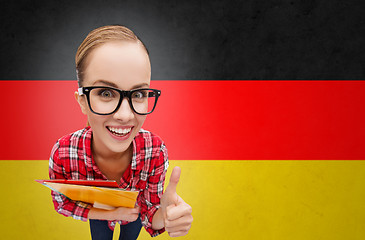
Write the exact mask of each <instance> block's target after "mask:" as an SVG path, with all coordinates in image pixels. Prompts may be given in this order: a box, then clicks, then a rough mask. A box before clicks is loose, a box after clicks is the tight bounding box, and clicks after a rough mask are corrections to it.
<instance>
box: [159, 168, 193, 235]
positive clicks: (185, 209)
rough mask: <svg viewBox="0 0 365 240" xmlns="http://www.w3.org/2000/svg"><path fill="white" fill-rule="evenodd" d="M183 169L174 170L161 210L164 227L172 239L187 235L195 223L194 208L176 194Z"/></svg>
mask: <svg viewBox="0 0 365 240" xmlns="http://www.w3.org/2000/svg"><path fill="white" fill-rule="evenodd" d="M180 174H181V169H180V168H179V167H175V168H174V169H173V170H172V173H171V177H170V183H169V185H168V186H167V188H166V191H165V192H164V194H163V195H162V198H161V210H162V214H163V218H164V226H165V229H166V231H167V232H168V233H169V235H170V237H180V236H184V235H186V234H187V233H188V232H189V230H190V228H191V223H192V221H193V217H192V215H191V212H192V208H191V206H190V205H189V204H187V203H186V202H185V201H184V200H183V199H182V198H181V197H180V196H179V195H177V193H176V186H177V184H178V183H179V179H180Z"/></svg>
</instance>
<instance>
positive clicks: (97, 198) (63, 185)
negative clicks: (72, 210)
mask: <svg viewBox="0 0 365 240" xmlns="http://www.w3.org/2000/svg"><path fill="white" fill-rule="evenodd" d="M36 181H37V182H39V183H41V184H43V185H44V186H46V187H48V188H50V189H52V190H53V191H56V192H58V193H60V194H62V195H64V196H66V197H68V198H70V199H71V200H74V201H81V202H86V203H90V204H93V206H94V207H96V208H102V209H108V210H110V209H113V208H116V207H128V208H133V207H134V206H135V203H136V199H137V196H138V193H139V192H138V191H126V190H123V189H121V188H117V187H110V186H115V185H116V186H118V184H116V182H114V181H84V180H82V181H78V180H76V181H75V180H36ZM94 185H96V186H94ZM104 186H107V187H104Z"/></svg>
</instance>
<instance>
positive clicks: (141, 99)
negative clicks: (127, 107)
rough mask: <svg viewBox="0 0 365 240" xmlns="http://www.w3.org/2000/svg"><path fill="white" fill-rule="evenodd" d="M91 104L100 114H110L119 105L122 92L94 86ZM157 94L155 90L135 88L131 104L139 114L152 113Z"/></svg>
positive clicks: (91, 92)
mask: <svg viewBox="0 0 365 240" xmlns="http://www.w3.org/2000/svg"><path fill="white" fill-rule="evenodd" d="M89 97H90V106H91V108H92V110H93V111H94V112H96V113H100V114H110V113H112V112H113V111H114V110H115V109H116V108H117V107H118V103H119V99H120V97H121V94H120V93H119V92H118V91H116V90H114V89H110V88H94V89H92V90H91V91H90V95H89ZM156 99H157V97H156V94H155V92H154V91H153V90H135V91H132V92H131V101H130V102H131V104H132V105H133V108H134V111H135V112H136V113H139V114H146V113H150V112H151V111H152V110H153V108H154V106H155V104H156Z"/></svg>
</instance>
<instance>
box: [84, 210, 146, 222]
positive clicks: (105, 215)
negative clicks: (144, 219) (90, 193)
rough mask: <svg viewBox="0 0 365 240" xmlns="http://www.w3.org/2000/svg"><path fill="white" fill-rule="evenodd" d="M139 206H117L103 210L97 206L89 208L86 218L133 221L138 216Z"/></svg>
mask: <svg viewBox="0 0 365 240" xmlns="http://www.w3.org/2000/svg"><path fill="white" fill-rule="evenodd" d="M139 211H140V209H139V207H138V206H136V207H134V208H125V207H118V208H115V209H113V210H103V209H98V208H91V209H90V212H89V215H88V218H89V219H103V220H110V221H113V220H124V221H128V222H134V221H136V220H137V218H138V216H139Z"/></svg>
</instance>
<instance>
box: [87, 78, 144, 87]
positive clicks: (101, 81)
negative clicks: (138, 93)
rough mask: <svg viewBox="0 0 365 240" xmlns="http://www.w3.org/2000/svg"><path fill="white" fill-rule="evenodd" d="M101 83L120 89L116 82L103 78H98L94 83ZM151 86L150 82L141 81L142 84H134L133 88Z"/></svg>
mask: <svg viewBox="0 0 365 240" xmlns="http://www.w3.org/2000/svg"><path fill="white" fill-rule="evenodd" d="M99 83H101V84H104V85H107V86H110V87H113V88H118V89H119V87H118V85H117V84H115V83H113V82H109V81H107V80H102V79H100V80H96V81H95V82H94V84H93V85H94V86H95V85H96V84H99ZM149 86H150V85H149V84H148V83H141V84H137V85H135V86H133V87H132V89H137V88H142V87H149Z"/></svg>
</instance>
